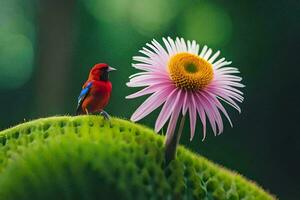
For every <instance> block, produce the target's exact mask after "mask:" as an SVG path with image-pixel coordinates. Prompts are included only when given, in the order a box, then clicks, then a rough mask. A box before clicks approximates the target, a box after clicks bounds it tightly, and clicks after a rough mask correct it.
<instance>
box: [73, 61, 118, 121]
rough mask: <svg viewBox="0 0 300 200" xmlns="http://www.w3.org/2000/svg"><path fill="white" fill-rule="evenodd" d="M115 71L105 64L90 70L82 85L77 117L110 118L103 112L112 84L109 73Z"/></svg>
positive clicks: (97, 65)
mask: <svg viewBox="0 0 300 200" xmlns="http://www.w3.org/2000/svg"><path fill="white" fill-rule="evenodd" d="M115 70H116V69H115V68H113V67H111V66H109V65H108V64H105V63H98V64H95V65H94V67H93V68H92V69H91V70H90V73H89V77H88V80H87V81H86V82H85V83H84V85H83V87H82V90H81V92H80V94H79V97H78V102H77V110H76V114H77V115H84V114H96V113H100V114H101V115H102V116H103V117H104V118H105V119H109V118H110V116H109V114H108V113H107V112H105V111H104V108H105V106H106V105H107V104H108V102H109V99H110V95H111V91H112V84H111V82H110V81H109V75H108V74H109V73H110V72H111V71H115Z"/></svg>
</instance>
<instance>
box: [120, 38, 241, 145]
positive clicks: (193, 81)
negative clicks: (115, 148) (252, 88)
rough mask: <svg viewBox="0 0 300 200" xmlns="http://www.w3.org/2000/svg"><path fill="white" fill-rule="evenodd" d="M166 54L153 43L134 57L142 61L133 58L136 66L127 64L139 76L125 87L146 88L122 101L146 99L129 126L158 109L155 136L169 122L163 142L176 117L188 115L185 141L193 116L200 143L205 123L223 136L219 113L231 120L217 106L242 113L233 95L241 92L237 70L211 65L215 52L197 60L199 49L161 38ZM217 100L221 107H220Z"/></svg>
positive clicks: (205, 49)
mask: <svg viewBox="0 0 300 200" xmlns="http://www.w3.org/2000/svg"><path fill="white" fill-rule="evenodd" d="M163 42H164V45H165V47H166V49H165V48H164V47H163V46H162V45H161V44H159V43H158V42H157V41H156V40H153V41H152V42H151V44H149V43H147V44H146V46H147V47H144V48H143V49H142V50H140V51H139V52H140V53H142V54H143V56H134V57H133V60H134V61H136V62H137V63H135V64H132V66H133V67H134V68H136V69H139V70H142V72H139V73H136V74H133V75H132V76H130V77H129V79H130V81H129V82H128V83H127V86H128V87H145V88H144V89H142V90H140V91H138V92H136V93H134V94H131V95H129V96H127V97H126V98H127V99H132V98H136V97H140V96H143V95H148V94H151V95H150V96H149V97H148V99H146V100H145V102H144V103H142V104H141V105H140V106H139V107H138V108H137V110H136V111H135V112H134V113H133V115H132V117H131V120H132V121H139V120H141V119H142V118H144V117H145V116H147V115H148V114H150V113H151V112H152V111H154V110H155V109H157V108H158V107H160V106H161V105H163V106H162V109H161V111H160V114H159V116H158V117H157V120H156V123H155V131H156V132H159V131H160V130H161V129H162V127H163V126H164V125H165V124H166V122H167V121H168V120H169V124H168V128H167V133H166V135H167V140H168V139H170V138H171V137H172V136H173V134H174V131H175V128H176V124H177V120H178V118H179V115H180V113H182V115H183V116H185V115H187V113H188V115H189V119H190V132H191V133H190V134H191V135H190V139H191V140H192V139H193V137H194V133H195V127H196V119H197V114H198V115H199V118H200V120H201V122H202V125H203V140H204V139H205V136H206V119H208V121H209V123H210V125H211V127H212V130H213V132H214V134H215V135H216V134H220V133H222V132H223V121H222V117H221V114H220V113H223V114H224V116H225V117H226V118H227V119H228V121H229V123H230V125H231V126H232V123H231V120H230V118H229V116H228V114H227V112H226V110H225V108H224V107H223V105H222V104H221V102H222V101H223V102H225V103H227V104H229V105H230V106H232V107H234V108H235V109H237V110H238V111H239V112H241V109H240V107H239V106H238V104H237V102H242V101H243V99H244V98H243V93H242V92H241V91H240V90H239V89H238V88H242V87H244V85H243V84H241V83H240V81H241V80H242V78H241V77H239V76H237V75H234V74H237V73H239V71H238V69H237V68H234V67H228V65H230V64H231V62H230V61H226V60H225V58H221V59H219V60H217V61H216V59H217V57H218V56H219V54H220V51H217V52H216V53H214V54H212V50H211V49H209V48H208V47H207V46H204V47H203V48H202V50H201V52H200V54H199V45H198V44H197V43H196V42H195V41H194V40H193V41H192V42H190V41H189V40H187V41H185V40H184V39H183V38H181V39H179V38H176V40H173V39H171V38H170V37H168V38H167V39H166V38H163ZM220 100H221V101H220Z"/></svg>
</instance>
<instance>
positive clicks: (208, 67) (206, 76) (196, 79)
mask: <svg viewBox="0 0 300 200" xmlns="http://www.w3.org/2000/svg"><path fill="white" fill-rule="evenodd" d="M168 67H169V74H170V77H171V79H172V80H173V81H174V83H175V84H176V86H177V87H179V88H184V89H189V90H199V89H202V88H204V87H205V86H206V85H208V84H209V83H210V82H211V81H212V79H213V76H214V73H213V67H212V64H210V63H209V62H207V61H206V60H205V59H203V58H200V57H199V56H196V55H193V54H190V53H178V54H175V55H174V56H172V57H171V58H170V60H169V63H168Z"/></svg>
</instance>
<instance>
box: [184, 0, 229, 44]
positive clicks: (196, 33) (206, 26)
mask: <svg viewBox="0 0 300 200" xmlns="http://www.w3.org/2000/svg"><path fill="white" fill-rule="evenodd" d="M179 32H182V35H184V36H185V37H187V38H192V39H196V40H197V41H198V42H199V43H201V44H209V45H210V46H218V47H220V46H224V45H225V44H226V43H227V42H228V41H229V40H230V37H231V33H232V22H231V19H230V16H229V15H228V13H227V12H226V11H225V10H224V9H223V8H221V7H218V6H217V5H214V4H211V3H205V4H198V5H197V6H193V7H192V8H191V9H190V10H189V11H188V12H186V14H185V15H184V17H183V24H182V29H181V28H180V27H179Z"/></svg>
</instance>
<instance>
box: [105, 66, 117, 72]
mask: <svg viewBox="0 0 300 200" xmlns="http://www.w3.org/2000/svg"><path fill="white" fill-rule="evenodd" d="M116 70H117V69H115V68H113V67H111V66H108V69H107V71H108V72H111V71H116Z"/></svg>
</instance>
